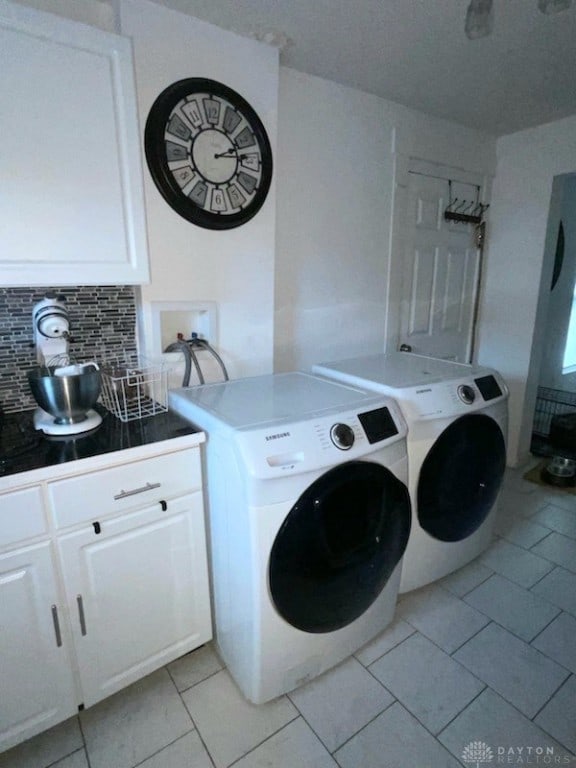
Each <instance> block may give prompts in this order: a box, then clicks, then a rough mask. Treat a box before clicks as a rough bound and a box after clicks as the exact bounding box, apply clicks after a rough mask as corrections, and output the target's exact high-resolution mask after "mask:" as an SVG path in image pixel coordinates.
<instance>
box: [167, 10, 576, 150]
mask: <svg viewBox="0 0 576 768" xmlns="http://www.w3.org/2000/svg"><path fill="white" fill-rule="evenodd" d="M156 2H159V3H161V4H163V5H166V6H169V7H171V8H174V9H176V10H180V11H184V12H187V13H190V14H191V15H193V16H196V17H197V18H200V19H204V20H205V21H209V22H211V23H213V24H216V25H218V26H220V27H223V28H224V29H228V30H232V31H235V32H237V33H239V34H241V35H244V36H248V37H256V38H257V39H260V40H266V41H268V42H273V43H274V42H275V41H276V42H277V44H279V47H281V58H280V61H281V63H282V64H283V65H285V66H287V67H292V68H294V69H297V70H300V71H302V72H307V73H309V74H313V75H318V76H320V77H324V78H327V79H329V80H335V81H336V82H338V83H343V84H345V85H350V86H353V87H354V88H359V89H361V90H363V91H367V92H369V93H374V94H377V95H379V96H382V97H383V98H386V99H390V100H392V101H396V102H399V103H401V104H405V105H406V106H409V107H413V108H414V109H418V110H422V111H423V112H427V113H428V114H431V115H436V116H438V117H443V118H446V119H448V120H453V121H455V122H458V123H462V124H463V125H468V126H472V127H475V128H478V129H480V130H484V131H487V132H489V133H493V134H496V135H501V134H505V133H512V132H514V131H517V130H521V129H524V128H528V127H530V126H534V125H539V124H541V123H546V122H549V121H552V120H557V119H559V118H561V117H565V116H567V115H570V114H573V113H576V3H575V4H573V7H572V8H570V9H569V10H567V11H564V12H562V13H557V14H553V15H544V14H542V13H541V12H540V11H539V10H538V7H537V0H494V17H495V18H494V29H493V32H492V34H491V35H490V36H488V37H484V38H480V39H477V40H468V38H467V37H466V36H465V34H464V20H465V16H466V8H467V6H468V2H469V0H156ZM284 42H286V44H285V45H284V47H283V48H282V43H284Z"/></svg>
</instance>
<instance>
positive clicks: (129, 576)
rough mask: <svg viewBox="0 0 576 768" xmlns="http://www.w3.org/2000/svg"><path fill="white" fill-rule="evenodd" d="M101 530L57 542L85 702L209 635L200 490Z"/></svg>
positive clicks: (87, 529)
mask: <svg viewBox="0 0 576 768" xmlns="http://www.w3.org/2000/svg"><path fill="white" fill-rule="evenodd" d="M100 530H101V532H100V533H99V534H96V533H95V530H94V528H93V526H92V525H89V526H86V527H85V528H83V529H82V530H80V531H77V532H74V533H71V534H69V535H66V536H63V537H62V538H61V539H60V542H59V546H60V552H61V557H62V567H63V571H64V580H65V583H66V591H67V594H68V605H69V610H70V615H71V617H72V628H73V632H74V635H75V641H76V648H77V654H78V659H79V663H80V678H81V683H82V690H83V693H84V704H85V705H86V706H89V705H90V704H93V703H95V702H96V701H99V700H100V699H102V698H104V697H105V696H108V695H110V694H111V693H114V692H115V691H117V690H120V689H121V688H124V687H125V686H126V685H128V684H129V683H132V682H134V681H135V680H138V679H139V678H141V677H143V676H144V675H146V674H148V673H150V672H152V671H154V670H155V669H157V668H158V667H161V666H163V665H164V664H166V663H167V662H169V661H172V660H173V659H175V658H177V657H178V656H181V655H182V654H183V653H185V652H186V651H189V650H191V649H192V648H195V647H198V646H199V645H201V644H202V643H203V642H206V640H208V639H209V638H210V636H211V629H210V611H209V599H208V576H207V565H206V545H205V534H204V519H203V511H202V497H201V494H200V493H195V494H190V495H188V496H183V497H181V498H178V499H175V500H172V501H169V502H168V505H167V510H166V511H165V512H164V513H159V505H157V504H156V505H151V506H150V507H146V508H144V509H141V510H139V511H136V512H134V513H132V514H125V515H122V516H121V517H118V518H115V519H113V520H109V521H104V522H102V524H101V528H100Z"/></svg>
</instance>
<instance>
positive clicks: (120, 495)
mask: <svg viewBox="0 0 576 768" xmlns="http://www.w3.org/2000/svg"><path fill="white" fill-rule="evenodd" d="M160 485H161V483H146V485H143V486H142V488H134V490H133V491H120V493H117V494H116V496H114V501H118V500H119V499H125V498H126V497H127V496H135V495H136V494H137V493H146V491H153V490H154V489H155V488H160Z"/></svg>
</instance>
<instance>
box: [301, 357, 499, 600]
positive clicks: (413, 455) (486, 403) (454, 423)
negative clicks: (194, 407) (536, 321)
mask: <svg viewBox="0 0 576 768" xmlns="http://www.w3.org/2000/svg"><path fill="white" fill-rule="evenodd" d="M313 371H314V372H315V373H317V374H320V375H322V376H326V377H329V378H330V379H332V380H336V381H341V382H347V383H349V384H352V385H354V386H360V387H364V388H365V389H372V390H373V391H377V392H381V393H382V394H386V395H388V396H391V397H393V398H394V399H395V400H396V401H397V402H398V404H399V406H400V408H401V409H402V413H403V415H404V418H405V419H406V423H407V425H408V437H407V444H408V478H409V484H408V486H409V490H410V498H411V500H412V511H413V520H412V532H411V534H410V541H409V542H408V547H407V549H406V554H405V556H404V562H403V568H402V580H401V584H400V592H408V591H410V590H412V589H416V588H417V587H421V586H424V585H425V584H429V583H430V582H432V581H436V579H439V578H441V577H442V576H446V575H447V574H448V573H451V572H452V571H455V570H456V569H457V568H461V567H462V566H463V565H466V563H469V562H470V561H471V560H473V559H474V558H475V557H477V556H478V555H479V554H481V552H483V551H484V550H485V549H486V547H488V545H489V544H490V542H491V540H492V532H493V528H494V518H495V514H496V502H497V497H498V493H499V490H500V486H501V484H502V480H503V477H504V470H505V467H506V439H507V430H508V388H507V386H506V384H505V382H504V380H503V379H502V377H501V376H500V375H499V374H498V373H497V372H496V371H493V370H491V369H487V368H480V367H475V366H471V365H463V364H460V363H452V362H448V361H445V360H436V359H433V358H429V357H423V356H421V355H413V354H410V353H406V352H393V353H390V354H386V355H372V356H367V357H358V358H351V359H348V360H341V361H338V362H334V363H322V364H319V365H315V366H314V368H313Z"/></svg>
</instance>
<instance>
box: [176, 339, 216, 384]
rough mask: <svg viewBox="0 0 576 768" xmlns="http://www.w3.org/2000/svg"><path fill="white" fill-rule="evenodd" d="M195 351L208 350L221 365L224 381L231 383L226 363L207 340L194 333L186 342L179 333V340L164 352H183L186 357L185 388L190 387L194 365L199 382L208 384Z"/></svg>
mask: <svg viewBox="0 0 576 768" xmlns="http://www.w3.org/2000/svg"><path fill="white" fill-rule="evenodd" d="M195 349H203V350H206V351H207V352H210V354H211V355H212V356H213V357H214V359H215V360H216V362H217V363H218V364H219V365H220V368H221V370H222V374H223V376H224V381H229V376H228V371H227V370H226V366H225V365H224V361H223V360H222V358H221V357H220V355H219V354H218V352H216V350H215V349H214V348H213V347H212V346H211V345H210V344H208V342H207V341H206V340H205V339H199V338H198V336H197V335H196V334H195V333H193V334H192V338H190V339H188V340H186V341H185V340H184V337H183V335H182V334H181V333H179V334H178V339H177V340H176V341H173V342H172V343H171V344H169V345H168V346H167V347H166V349H165V350H164V352H182V354H183V355H184V377H183V379H182V386H183V387H189V386H190V375H191V373H192V364H194V368H195V370H196V375H197V376H198V382H199V383H200V384H205V383H206V380H205V379H204V374H203V373H202V369H201V368H200V363H199V362H198V358H197V356H196V352H195Z"/></svg>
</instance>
